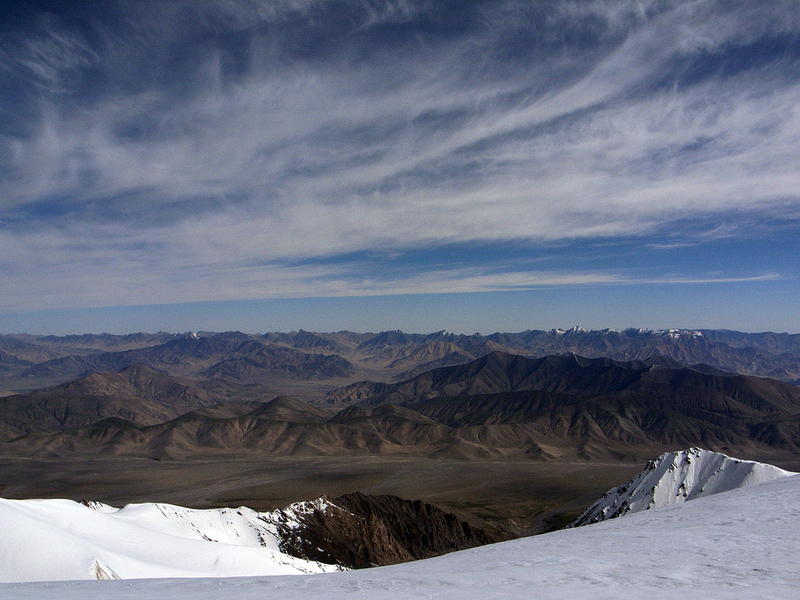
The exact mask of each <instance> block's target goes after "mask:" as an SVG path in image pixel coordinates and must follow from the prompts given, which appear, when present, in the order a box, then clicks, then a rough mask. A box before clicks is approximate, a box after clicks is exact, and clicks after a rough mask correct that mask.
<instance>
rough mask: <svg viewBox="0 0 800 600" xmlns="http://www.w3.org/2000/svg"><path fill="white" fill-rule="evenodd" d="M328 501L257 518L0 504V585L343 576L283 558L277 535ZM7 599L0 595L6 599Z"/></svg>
mask: <svg viewBox="0 0 800 600" xmlns="http://www.w3.org/2000/svg"><path fill="white" fill-rule="evenodd" d="M323 502H324V501H322V500H318V501H315V502H303V503H297V504H293V505H291V506H289V507H287V508H286V509H284V510H276V511H273V512H269V513H259V512H256V511H254V510H251V509H249V508H246V507H241V508H238V509H232V508H224V509H217V510H194V509H190V508H183V507H181V506H173V505H171V504H155V503H145V504H129V505H128V506H126V507H125V508H122V509H116V508H114V507H111V506H108V505H106V504H101V503H99V502H88V503H85V504H83V503H79V502H73V501H72V500H5V499H0V526H2V531H0V536H2V537H0V582H10V581H52V580H68V579H77V580H80V579H133V578H147V577H226V576H227V577H236V576H244V575H291V574H309V573H323V572H327V571H336V570H340V569H339V568H338V567H335V566H333V565H324V564H322V563H318V562H312V561H307V560H301V559H299V558H295V557H293V556H289V555H287V554H285V553H283V552H281V550H280V547H279V543H280V539H281V538H280V535H279V530H281V529H283V530H285V529H287V528H288V529H291V528H292V527H293V526H294V525H295V520H294V517H296V516H297V513H298V512H300V511H305V510H314V509H315V508H320V509H324V505H323V504H322V503H323ZM0 597H1V595H0Z"/></svg>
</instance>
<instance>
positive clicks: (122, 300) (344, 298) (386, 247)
mask: <svg viewBox="0 0 800 600" xmlns="http://www.w3.org/2000/svg"><path fill="white" fill-rule="evenodd" d="M798 148H800V3H797V2H796V1H794V0H774V1H771V2H767V3H757V2H751V1H749V0H738V1H737V0H720V1H709V0H699V1H691V0H680V1H678V0H675V1H671V0H652V1H648V0H641V1H632V0H631V1H628V0H618V1H607V0H604V1H601V0H542V1H537V2H519V1H502V0H492V1H487V2H481V1H467V0H465V1H463V2H452V1H445V0H442V1H437V0H430V1H426V0H420V1H415V2H412V1H400V0H396V1H380V2H379V1H373V0H336V1H326V0H271V1H264V2H258V1H255V0H241V1H240V0H170V1H166V0H164V1H150V0H105V1H103V2H95V1H88V0H87V1H80V0H75V1H72V2H60V1H58V2H44V1H26V2H0V332H3V333H11V332H23V331H24V332H29V333H45V334H46V333H56V334H65V333H81V332H97V333H99V332H101V331H109V332H112V333H125V332H131V331H141V330H144V331H155V330H166V331H186V330H215V331H219V330H228V329H240V330H244V331H250V332H262V331H289V330H293V329H299V328H303V329H307V330H316V331H337V330H341V329H350V330H355V331H380V330H385V329H395V328H400V329H404V330H406V331H437V330H441V329H447V330H450V331H455V332H463V333H473V332H475V331H479V332H481V333H491V332H493V331H521V330H524V329H549V328H553V327H570V326H573V325H581V326H583V327H587V328H595V329H601V328H605V327H612V328H617V329H622V328H625V327H647V328H654V329H655V328H666V327H687V328H698V327H707V328H728V329H739V330H743V331H764V330H772V331H789V332H800V311H798V301H797V298H798V297H799V296H800V160H798Z"/></svg>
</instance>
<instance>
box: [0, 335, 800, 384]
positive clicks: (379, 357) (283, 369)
mask: <svg viewBox="0 0 800 600" xmlns="http://www.w3.org/2000/svg"><path fill="white" fill-rule="evenodd" d="M498 351H499V352H507V353H510V354H516V355H520V356H527V357H541V356H545V355H551V354H564V353H575V354H578V355H580V356H585V357H587V358H599V357H605V358H610V359H613V360H618V361H634V360H647V359H650V358H652V357H661V358H665V359H670V360H672V361H675V362H677V363H679V364H681V365H683V366H696V367H698V366H699V365H707V368H712V369H716V370H720V371H725V372H731V373H739V374H742V375H752V376H758V377H769V378H773V379H779V380H782V381H786V382H797V381H798V380H800V335H797V334H794V335H790V334H786V333H769V332H767V333H757V334H753V333H741V332H735V331H727V330H707V329H703V330H678V329H670V330H656V331H651V330H641V329H626V330H624V331H614V330H609V329H606V330H602V331H586V330H584V329H581V328H579V327H575V328H572V329H569V330H560V329H554V330H550V331H523V332H520V333H493V334H491V335H481V334H478V333H476V334H473V335H460V334H452V333H448V332H444V331H440V332H436V333H430V334H410V333H404V332H402V331H384V332H380V333H377V334H375V333H354V332H349V331H341V332H336V333H312V332H307V331H303V330H300V331H296V332H290V333H267V334H246V333H241V332H235V331H234V332H224V333H212V332H200V333H186V334H173V333H163V332H160V333H155V334H149V333H137V334H129V335H111V334H101V335H91V334H86V335H73V336H63V337H56V336H32V335H26V334H19V335H0V390H3V389H5V390H7V391H17V392H19V391H26V390H27V391H29V390H32V389H37V388H42V387H47V386H52V385H56V384H59V383H65V382H68V381H72V380H74V379H77V378H78V377H81V376H83V375H87V374H89V373H90V372H118V371H120V370H122V369H124V368H126V367H128V366H131V365H134V364H139V365H144V366H147V367H150V368H152V369H155V370H159V371H161V372H164V373H167V374H170V375H173V376H177V377H190V378H193V379H208V378H213V377H224V378H226V379H228V380H230V381H233V382H237V383H246V384H258V385H261V386H265V389H267V390H268V391H269V392H271V393H273V395H280V394H287V393H288V394H292V395H296V396H298V397H301V398H302V399H313V398H315V397H317V396H319V395H320V394H321V393H324V392H325V391H327V390H329V389H331V388H333V387H338V386H341V385H344V384H347V383H354V382H356V381H360V380H364V379H369V380H374V381H380V382H385V383H387V382H393V381H403V380H406V379H410V378H412V377H414V376H416V375H419V374H421V373H423V372H425V371H429V370H431V369H433V368H437V367H442V366H453V365H458V364H465V363H468V362H470V361H472V360H475V359H477V358H480V357H482V356H484V355H486V354H489V353H491V352H498ZM698 368H699V367H698Z"/></svg>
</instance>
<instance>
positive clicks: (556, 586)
mask: <svg viewBox="0 0 800 600" xmlns="http://www.w3.org/2000/svg"><path fill="white" fill-rule="evenodd" d="M26 506H29V507H30V506H36V503H27V504H26ZM86 511H89V509H86ZM81 514H89V513H88V512H87V513H81ZM98 514H102V513H98ZM3 522H4V523H5V522H6V519H5V517H4V521H3ZM61 525H62V526H67V522H62V523H61ZM72 526H73V527H75V526H77V524H73V525H72ZM4 533H5V534H6V535H4V540H5V542H4V543H5V544H7V545H14V546H15V548H16V551H17V553H18V554H19V555H20V556H21V557H22V558H20V560H25V561H26V562H34V561H36V560H41V559H42V556H43V555H47V554H53V553H55V552H56V551H57V550H56V548H58V547H59V546H58V544H57V543H54V542H57V540H56V541H54V542H47V543H45V542H43V540H41V539H28V540H27V541H26V540H25V538H26V535H27V534H25V532H20V531H19V530H18V529H17V530H16V532H15V535H8V533H10V532H4ZM798 540H800V476H787V477H779V478H778V479H775V480H773V481H766V482H764V483H760V484H757V485H748V486H746V487H743V488H738V489H733V490H731V491H728V492H725V493H717V494H714V495H711V496H706V497H702V498H698V499H697V500H695V501H692V502H688V503H680V504H677V505H671V506H666V507H664V508H661V509H659V510H647V511H643V512H640V513H636V514H633V513H631V514H629V515H627V516H626V517H625V518H621V519H612V520H609V521H605V522H602V523H597V524H594V525H592V526H588V527H578V528H573V529H567V530H562V531H556V532H553V533H548V534H545V535H539V536H534V537H528V538H521V539H517V540H513V541H510V542H503V543H499V544H491V545H487V546H482V547H480V548H474V549H471V550H465V551H461V552H454V553H451V554H448V555H445V556H441V557H438V558H433V559H428V560H420V561H415V562H410V563H405V564H401V565H394V566H390V567H379V568H374V569H362V570H355V571H345V572H340V573H323V574H317V575H310V576H304V577H297V576H292V577H286V576H276V577H266V578H265V577H246V578H241V577H240V578H229V579H219V578H215V579H209V578H193V579H150V580H137V581H93V582H90V581H68V582H48V583H42V582H39V583H35V582H34V583H17V584H0V597H3V598H13V599H14V600H34V599H35V600H99V599H101V598H102V599H106V598H110V597H113V598H115V599H116V600H128V599H131V600H132V599H137V600H139V599H142V598H152V599H156V598H157V599H159V600H201V599H211V598H214V599H215V600H256V599H258V600H263V598H270V599H271V600H296V599H300V598H309V597H313V598H315V600H344V599H345V598H346V599H348V600H360V599H365V600H366V599H369V600H398V599H400V598H437V599H439V600H455V599H458V600H473V599H474V600H486V599H487V598H498V599H506V598H508V599H517V598H527V597H535V598H537V599H542V600H549V599H556V598H557V599H559V600H564V599H566V600H578V599H580V600H583V599H587V600H588V599H590V598H591V599H595V598H614V599H618V600H632V599H640V598H644V597H647V598H649V599H650V600H659V599H662V598H663V599H667V598H669V599H672V598H676V597H692V598H706V599H734V598H736V599H737V600H740V599H742V598H745V599H750V598H752V599H754V600H755V599H758V600H764V599H786V598H796V597H798V593H800V583H798V582H800V541H798ZM25 544H27V546H26V545H25ZM37 545H38V547H39V552H38V553H37V554H30V555H26V552H27V551H28V548H30V547H37ZM62 552H63V553H64V554H70V553H71V550H70V549H66V550H63V551H62ZM3 570H4V571H5V567H4V569H3ZM55 576H56V573H53V577H55Z"/></svg>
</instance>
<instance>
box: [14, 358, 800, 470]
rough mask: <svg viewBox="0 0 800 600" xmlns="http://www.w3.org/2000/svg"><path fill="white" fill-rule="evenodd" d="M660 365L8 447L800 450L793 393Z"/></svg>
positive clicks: (420, 391) (434, 379)
mask: <svg viewBox="0 0 800 600" xmlns="http://www.w3.org/2000/svg"><path fill="white" fill-rule="evenodd" d="M665 362H666V363H668V362H669V361H664V360H661V359H659V360H656V361H652V360H651V361H632V362H628V363H625V362H621V361H614V360H610V359H587V358H584V357H579V356H575V355H565V356H549V357H544V358H539V359H530V358H526V357H521V356H514V355H510V354H506V353H492V354H489V355H487V356H484V357H482V358H480V359H478V360H475V361H473V362H471V363H469V364H467V365H459V366H455V367H447V368H441V369H436V370H434V371H431V372H429V373H426V374H423V375H420V376H418V377H416V378H414V379H412V380H409V381H406V382H402V383H398V384H368V383H364V384H361V385H356V386H348V387H347V388H344V389H343V390H340V392H339V393H338V395H337V394H334V395H333V396H334V400H333V401H331V396H330V395H328V396H326V397H325V398H323V399H322V401H321V402H319V403H317V404H314V405H310V404H307V403H305V402H301V401H299V400H296V399H291V398H286V397H279V398H276V399H274V400H272V401H270V402H268V403H262V404H254V405H248V406H247V408H248V409H249V410H245V409H244V408H243V407H240V408H239V409H237V410H234V409H232V408H230V407H226V405H221V406H222V408H217V409H214V408H200V409H196V410H192V411H184V413H185V414H181V415H180V416H176V417H174V418H172V419H169V420H164V421H163V422H158V423H152V422H150V423H146V422H141V420H140V422H136V423H134V422H131V421H132V420H131V419H130V418H126V417H125V415H124V414H121V413H119V411H118V412H117V413H113V414H98V418H96V419H95V421H94V422H91V423H89V422H86V419H84V422H83V423H81V422H80V421H70V422H66V421H65V422H64V423H62V424H61V425H62V428H61V430H59V431H57V432H52V433H49V432H46V431H44V432H43V431H41V430H38V429H30V430H29V431H30V433H29V434H28V435H26V436H23V437H21V438H19V439H18V440H16V442H15V443H14V444H13V446H14V447H17V448H28V449H29V450H30V451H32V452H44V453H54V454H61V453H65V452H70V453H72V452H78V453H80V452H91V451H97V450H102V451H104V452H110V453H115V454H124V455H134V456H148V457H151V458H169V457H181V456H190V455H199V454H203V453H206V452H214V453H217V452H257V453H265V454H268V455H276V456H295V455H306V456H308V455H310V456H316V455H337V454H349V455H358V454H364V455H369V454H373V455H381V454H403V453H410V454H414V455H422V456H430V457H449V458H460V459H475V458H491V457H494V458H503V457H517V458H538V459H547V458H553V457H573V458H581V459H594V458H604V459H608V458H612V459H613V458H620V457H627V458H640V457H646V456H647V455H652V454H653V452H654V451H655V452H658V451H661V450H662V449H664V448H669V447H674V446H675V445H680V446H691V445H700V444H702V445H703V446H704V447H707V448H711V449H717V450H732V449H736V450H738V451H739V452H740V454H742V453H745V454H746V453H747V452H753V451H763V452H784V453H787V452H788V453H794V452H797V451H798V450H800V446H799V445H798V444H799V443H800V434H798V422H800V419H798V415H800V389H798V388H797V387H796V386H792V385H790V384H786V383H783V382H780V381H775V380H767V379H759V378H753V377H746V376H740V375H717V374H710V373H705V372H700V371H695V370H692V369H687V368H683V367H668V366H664V364H665ZM654 363H655V364H654ZM163 377H166V376H163ZM87 379H89V380H90V379H91V378H87ZM82 385H83V386H84V387H86V383H83V384H82ZM151 397H155V392H152V393H151ZM90 408H91V406H90ZM87 410H89V409H87ZM100 417H106V418H105V419H103V420H100ZM121 419H126V420H121Z"/></svg>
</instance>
